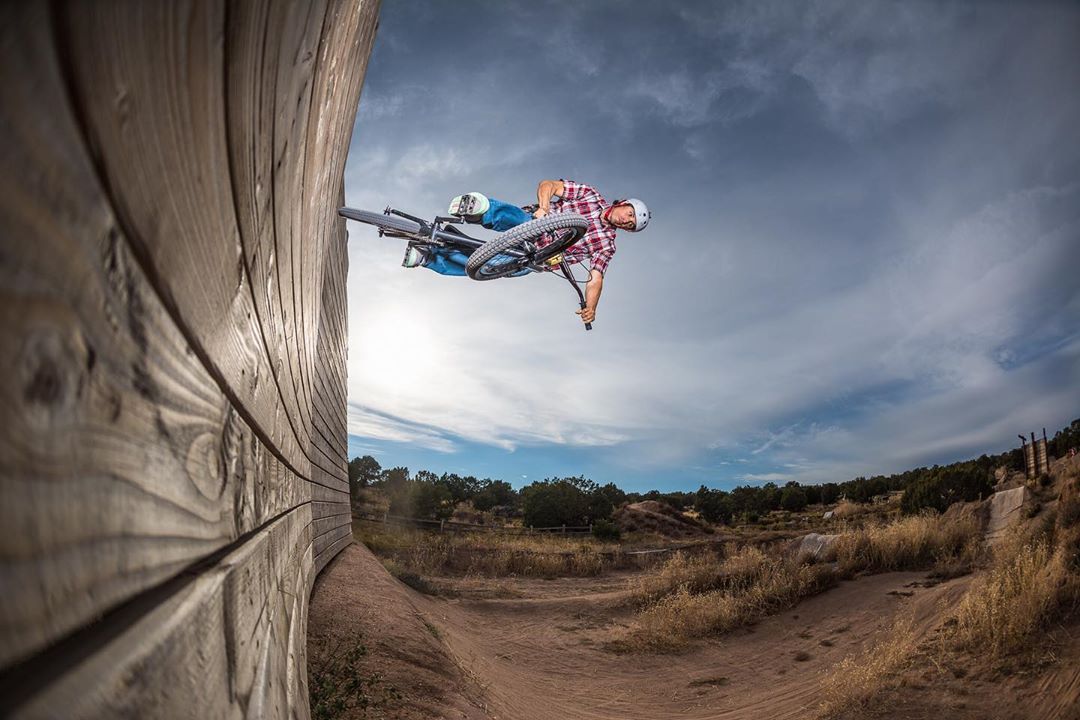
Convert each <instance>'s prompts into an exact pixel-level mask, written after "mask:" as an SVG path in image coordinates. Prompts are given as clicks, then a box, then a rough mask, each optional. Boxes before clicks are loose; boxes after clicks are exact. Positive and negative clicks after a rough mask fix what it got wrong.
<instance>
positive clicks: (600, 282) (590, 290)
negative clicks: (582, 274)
mask: <svg viewBox="0 0 1080 720" xmlns="http://www.w3.org/2000/svg"><path fill="white" fill-rule="evenodd" d="M603 289H604V274H603V273H602V272H600V271H599V270H590V271H589V282H587V283H585V307H584V308H583V309H581V310H578V311H576V312H577V314H578V315H580V316H581V321H582V322H592V321H593V320H595V319H596V304H597V303H598V302H600V293H601V292H602V291H603Z"/></svg>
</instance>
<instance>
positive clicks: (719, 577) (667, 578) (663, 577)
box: [630, 544, 768, 605]
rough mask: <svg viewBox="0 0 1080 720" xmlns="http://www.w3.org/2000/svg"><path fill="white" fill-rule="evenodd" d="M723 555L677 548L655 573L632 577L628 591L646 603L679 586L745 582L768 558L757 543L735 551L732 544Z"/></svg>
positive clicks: (693, 588)
mask: <svg viewBox="0 0 1080 720" xmlns="http://www.w3.org/2000/svg"><path fill="white" fill-rule="evenodd" d="M724 554H725V555H726V557H723V558H722V559H721V556H718V555H716V554H715V553H711V552H710V553H694V554H691V553H686V552H681V551H680V552H676V553H675V554H674V555H673V556H672V557H671V559H670V560H668V561H667V562H666V563H664V565H663V566H661V568H660V570H659V571H658V572H655V573H651V574H648V575H643V576H641V577H639V578H636V579H635V580H634V581H632V585H631V588H630V589H631V593H632V595H633V597H634V599H635V601H636V602H638V603H639V604H641V605H647V604H649V603H652V602H656V601H657V600H660V599H661V598H663V597H664V596H666V595H670V594H672V593H674V592H676V591H678V590H685V591H687V592H689V593H693V594H696V593H703V592H707V591H709V590H716V589H719V588H731V587H734V586H738V585H746V584H749V583H751V582H753V580H754V579H755V578H756V577H757V576H758V575H760V573H761V568H762V567H764V565H765V564H766V562H767V560H768V558H767V557H766V555H765V553H763V552H762V551H761V550H759V549H758V548H756V547H752V546H748V547H746V548H743V549H742V550H741V551H736V550H735V546H734V545H733V544H729V545H728V546H727V548H725V552H724Z"/></svg>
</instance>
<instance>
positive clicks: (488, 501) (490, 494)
mask: <svg viewBox="0 0 1080 720" xmlns="http://www.w3.org/2000/svg"><path fill="white" fill-rule="evenodd" d="M517 499H518V494H517V493H516V492H514V488H513V487H511V486H510V483H508V482H506V481H505V480H485V481H484V482H483V483H482V484H481V486H480V491H479V492H478V493H476V496H475V497H474V498H473V507H475V508H476V509H477V510H480V511H481V512H483V511H486V510H490V509H491V508H493V507H498V506H500V505H514V504H515V503H516V502H517Z"/></svg>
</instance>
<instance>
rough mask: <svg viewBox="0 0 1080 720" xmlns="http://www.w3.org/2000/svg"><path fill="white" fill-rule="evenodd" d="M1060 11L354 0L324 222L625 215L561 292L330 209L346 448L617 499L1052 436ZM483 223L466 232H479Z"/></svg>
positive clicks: (1074, 301)
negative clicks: (513, 208)
mask: <svg viewBox="0 0 1080 720" xmlns="http://www.w3.org/2000/svg"><path fill="white" fill-rule="evenodd" d="M1078 128H1080V4H1077V3H1072V2H1024V3H1021V2H1016V3H1009V2H874V1H872V0H850V1H847V2H798V3H792V2H763V1H762V0H753V1H750V2H666V3H645V2H625V1H624V2H617V1H613V0H610V1H609V0H595V1H590V2H579V3H573V4H571V3H565V2H548V1H546V0H539V1H537V0H529V1H528V2H510V1H505V2H504V1H500V2H494V1H491V2H468V1H463V2H455V3H430V2H413V1H411V0H384V2H383V4H382V10H381V15H380V23H379V29H378V33H377V36H376V40H375V48H374V51H373V54H372V57H371V61H370V65H369V68H368V72H367V77H366V80H365V84H364V88H363V93H362V96H361V99H360V105H359V108H358V111H357V117H356V124H355V128H354V131H353V137H352V143H351V147H350V150H349V157H348V163H347V167H346V174H345V196H346V202H347V204H348V205H350V206H352V207H358V208H364V209H371V210H382V209H383V208H384V207H386V206H387V205H391V206H393V207H395V208H399V209H402V210H405V211H406V212H410V213H412V214H416V215H421V216H426V217H433V216H434V215H436V214H441V213H444V212H445V211H446V205H447V203H448V201H449V199H450V198H451V197H453V196H454V195H456V194H459V193H462V192H466V191H472V190H477V191H481V192H484V193H486V194H488V195H490V196H492V197H496V198H499V199H502V200H506V201H510V202H518V203H522V204H524V203H528V202H533V201H534V198H535V193H536V185H537V183H538V182H539V181H540V180H543V179H549V178H554V179H557V178H566V179H572V180H576V181H579V182H584V183H587V184H590V185H592V186H594V187H595V188H597V190H599V192H600V193H601V194H603V195H604V196H605V197H607V198H608V199H615V198H620V197H626V196H634V197H639V198H641V199H643V200H644V201H645V202H647V203H648V204H649V207H650V209H651V210H652V211H653V219H652V222H651V224H650V225H649V227H648V228H647V230H645V231H644V232H641V233H636V234H632V233H625V232H623V233H620V234H619V237H618V240H617V246H618V251H617V253H616V255H615V257H614V259H613V260H612V262H611V265H610V267H609V269H608V271H607V274H606V276H605V281H604V289H603V296H602V298H601V301H600V304H599V307H598V308H597V315H596V321H595V323H594V330H593V331H592V332H588V333H586V332H585V331H584V329H583V327H582V325H581V323H580V320H579V319H578V318H577V316H576V315H574V310H575V309H576V308H577V299H576V296H575V295H574V293H573V291H572V289H571V288H570V287H569V286H568V285H567V284H566V282H565V281H562V280H558V279H556V278H554V277H542V276H537V275H533V276H527V277H524V278H510V279H502V280H496V281H489V282H476V281H473V280H470V279H468V278H462V277H445V276H441V275H438V274H436V273H434V272H431V271H429V270H426V269H423V268H415V269H405V268H402V267H400V262H401V259H402V255H403V254H404V250H405V247H404V243H403V242H402V241H400V240H393V239H388V238H380V237H378V236H377V234H376V232H375V230H374V229H373V228H371V227H369V226H366V225H361V224H358V223H353V222H350V223H349V224H348V232H349V261H350V269H349V282H348V293H349V358H348V366H349V413H348V417H349V451H350V457H352V456H356V455H363V454H371V455H374V456H375V458H376V459H377V460H378V461H379V462H380V463H381V464H382V465H383V466H384V467H390V466H397V465H405V466H407V467H409V468H410V470H412V471H413V472H415V471H416V470H420V469H428V470H432V471H434V472H436V473H442V472H456V473H459V474H470V475H475V476H477V477H488V478H497V479H503V480H507V481H509V482H511V483H512V484H514V485H515V486H521V485H522V484H526V483H529V482H532V481H534V480H541V479H544V478H547V477H562V476H569V475H585V476H586V477H588V478H590V479H592V480H595V481H597V482H600V483H607V482H614V483H616V484H617V485H619V486H620V487H622V488H624V489H626V490H636V491H646V490H650V489H659V490H693V489H696V488H697V487H698V486H699V485H702V484H704V485H707V486H709V487H715V488H723V489H728V488H731V487H734V486H736V485H743V484H761V483H764V482H769V481H772V482H776V483H779V484H783V483H785V482H787V481H789V480H797V481H799V482H803V483H816V482H828V481H844V480H848V479H851V478H853V477H856V476H858V475H872V474H878V473H892V472H899V471H903V470H906V469H909V468H912V467H918V466H922V465H931V464H934V463H947V462H952V461H955V460H961V459H966V458H970V457H976V456H978V455H980V454H982V453H996V452H1002V451H1005V450H1008V449H1011V448H1012V447H1014V446H1016V445H1018V443H1019V441H1018V439H1017V437H1016V435H1017V433H1021V432H1023V433H1027V432H1030V431H1033V430H1034V431H1036V432H1040V431H1041V429H1042V428H1043V427H1045V428H1047V430H1048V432H1050V433H1052V432H1053V431H1054V430H1055V429H1057V428H1060V427H1062V426H1064V425H1067V424H1068V423H1069V422H1070V421H1071V420H1073V419H1074V418H1077V417H1080V130H1078ZM479 232H480V234H481V235H482V234H483V233H484V232H485V231H483V230H481V231H479Z"/></svg>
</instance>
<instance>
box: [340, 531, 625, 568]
mask: <svg viewBox="0 0 1080 720" xmlns="http://www.w3.org/2000/svg"><path fill="white" fill-rule="evenodd" d="M354 531H355V533H356V536H357V537H358V538H359V539H360V540H361V541H362V542H363V543H364V544H365V545H367V546H368V548H369V549H371V550H372V552H375V553H376V554H378V555H380V556H382V557H384V558H387V559H390V560H392V561H393V562H394V563H395V566H396V568H397V569H398V570H399V571H400V572H401V573H402V575H399V577H404V575H405V574H411V575H416V576H420V577H423V576H432V575H480V576H484V577H506V576H525V577H545V578H551V577H563V576H568V577H588V576H595V575H599V574H601V573H603V572H604V571H605V570H609V569H612V568H615V567H623V566H624V565H626V564H627V563H628V558H627V556H626V554H625V553H624V552H623V550H622V548H621V547H620V546H619V545H617V544H614V543H601V542H599V541H597V540H594V539H592V538H584V539H581V538H577V539H575V538H568V537H562V536H558V535H502V534H498V533H491V534H487V533H463V534H451V533H445V534H442V533H432V532H424V531H421V530H415V529H412V528H404V527H403V528H395V527H390V526H385V525H379V524H374V523H356V524H355V526H354Z"/></svg>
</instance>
